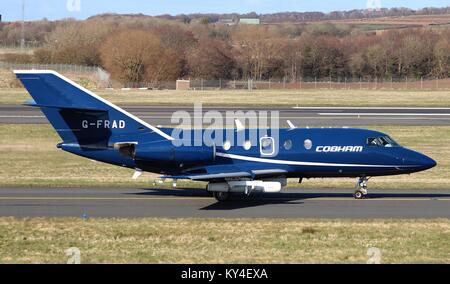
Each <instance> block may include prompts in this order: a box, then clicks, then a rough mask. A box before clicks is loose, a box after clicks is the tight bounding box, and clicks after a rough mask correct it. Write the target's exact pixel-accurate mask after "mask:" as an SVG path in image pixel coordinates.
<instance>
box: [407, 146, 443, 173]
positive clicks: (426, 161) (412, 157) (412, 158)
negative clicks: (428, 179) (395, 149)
mask: <svg viewBox="0 0 450 284" xmlns="http://www.w3.org/2000/svg"><path fill="white" fill-rule="evenodd" d="M405 162H407V163H408V164H409V165H411V166H414V167H415V168H416V169H419V170H420V171H425V170H428V169H431V168H434V167H435V166H436V165H437V163H436V161H435V160H433V159H432V158H430V157H428V156H426V155H424V154H421V153H418V152H415V151H409V152H408V158H407V159H406V161H405Z"/></svg>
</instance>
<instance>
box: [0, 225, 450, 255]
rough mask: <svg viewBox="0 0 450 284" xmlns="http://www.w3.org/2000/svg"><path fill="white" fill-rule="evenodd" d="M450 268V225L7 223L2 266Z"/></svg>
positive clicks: (0, 233) (2, 230)
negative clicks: (76, 261) (76, 256)
mask: <svg viewBox="0 0 450 284" xmlns="http://www.w3.org/2000/svg"><path fill="white" fill-rule="evenodd" d="M70 247H77V248H79V249H80V252H81V262H82V263H262V264H264V263H366V262H367V261H368V258H369V257H368V256H367V251H368V249H369V248H371V247H376V248H378V249H380V251H381V259H380V260H381V263H449V262H450V220H448V219H436V220H426V221H425V220H302V219H296V220H278V219H277V220H275V219H233V220H225V219H132V220H130V219H88V220H82V219H68V218H58V219H49V218H34V219H14V218H0V262H1V263H66V262H67V259H68V256H66V254H65V250H67V249H68V248H70Z"/></svg>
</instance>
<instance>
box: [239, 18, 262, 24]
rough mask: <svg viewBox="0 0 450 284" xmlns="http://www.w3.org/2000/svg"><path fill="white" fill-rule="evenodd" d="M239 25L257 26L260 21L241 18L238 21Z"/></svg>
mask: <svg viewBox="0 0 450 284" xmlns="http://www.w3.org/2000/svg"><path fill="white" fill-rule="evenodd" d="M239 24H240V25H259V24H261V20H260V19H257V18H254V19H252V18H243V19H240V20H239Z"/></svg>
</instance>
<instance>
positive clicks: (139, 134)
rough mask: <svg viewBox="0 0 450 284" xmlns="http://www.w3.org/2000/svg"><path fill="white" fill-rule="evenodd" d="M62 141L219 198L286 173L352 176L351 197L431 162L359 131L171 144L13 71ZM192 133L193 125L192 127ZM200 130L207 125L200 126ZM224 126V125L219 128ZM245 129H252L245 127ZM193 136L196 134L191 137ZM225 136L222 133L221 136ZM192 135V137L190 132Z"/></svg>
mask: <svg viewBox="0 0 450 284" xmlns="http://www.w3.org/2000/svg"><path fill="white" fill-rule="evenodd" d="M15 74H16V76H17V78H18V79H19V80H20V81H21V82H22V84H23V85H24V86H25V88H26V89H27V90H28V92H29V93H30V95H31V96H32V97H33V99H34V101H32V103H30V104H28V105H30V106H33V107H38V108H40V109H41V110H42V112H43V113H44V114H45V116H46V117H47V119H48V121H49V122H50V123H51V124H52V126H53V127H54V128H55V130H56V132H57V133H58V134H59V136H60V137H61V139H62V142H61V143H59V144H58V145H57V147H58V148H60V149H62V150H64V151H67V152H70V153H72V154H76V155H79V156H82V157H86V158H89V159H93V160H97V161H101V162H105V163H108V164H113V165H117V166H123V167H127V168H130V169H135V170H136V174H139V173H141V172H143V171H146V172H153V173H158V174H161V175H162V177H161V178H162V179H164V178H171V179H173V180H174V181H176V180H179V179H189V180H194V181H204V182H207V183H208V186H207V190H208V192H209V193H211V194H213V195H214V197H215V198H216V199H217V200H218V201H220V202H222V201H226V200H228V199H229V197H230V195H231V194H232V193H245V194H247V195H250V194H251V193H252V192H263V193H277V192H280V191H281V190H282V188H283V187H285V186H286V185H287V179H288V178H299V181H300V182H301V181H302V179H304V178H307V179H308V178H332V177H333V178H335V177H345V178H357V185H356V190H355V193H354V196H355V198H356V199H362V198H365V197H366V195H367V181H368V179H369V178H370V177H375V176H388V175H401V174H411V173H415V172H420V171H424V170H427V169H430V168H433V167H435V166H436V162H435V161H434V160H433V159H431V158H429V157H427V156H425V155H423V154H421V153H418V152H415V151H413V150H409V149H406V148H404V147H402V146H400V145H399V144H397V143H396V142H395V141H394V140H393V139H392V138H391V137H390V136H389V135H387V134H384V133H381V132H377V131H372V130H364V129H345V128H339V129H337V128H334V129H332V128H330V129H300V128H298V129H297V128H295V127H293V126H292V127H291V128H290V129H276V130H277V135H276V138H275V135H271V134H272V132H273V131H274V130H273V129H272V130H268V131H267V133H266V134H265V135H264V136H261V137H258V139H256V142H254V143H250V141H245V143H242V144H241V145H240V146H233V145H239V144H238V143H237V142H236V141H227V140H225V141H220V142H219V143H217V142H215V143H212V144H211V143H209V144H208V143H206V142H208V141H202V142H201V143H192V144H194V145H188V146H184V145H182V146H176V145H177V143H176V142H179V141H176V138H174V137H173V136H172V131H173V129H169V128H160V127H155V126H152V125H150V124H149V123H147V122H145V121H143V120H141V119H139V118H137V117H135V116H134V115H132V114H130V113H128V112H126V111H125V110H123V109H121V108H119V107H118V106H115V105H113V104H112V103H110V102H108V101H106V100H105V99H103V98H101V97H99V96H97V95H96V94H94V93H92V92H91V91H89V90H87V89H85V88H83V87H82V86H79V85H78V84H76V83H74V82H72V81H71V80H69V79H67V78H65V77H64V76H62V75H60V74H58V73H57V72H54V71H37V70H31V71H15ZM192 131H195V130H192ZM200 131H205V130H200ZM219 131H224V132H225V131H227V130H219ZM242 131H246V134H247V135H248V134H249V133H248V132H249V131H250V130H247V129H244V130H242ZM190 137H195V135H190ZM223 137H225V135H223ZM191 139H194V138H191Z"/></svg>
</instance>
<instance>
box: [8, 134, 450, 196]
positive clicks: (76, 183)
mask: <svg viewBox="0 0 450 284" xmlns="http://www.w3.org/2000/svg"><path fill="white" fill-rule="evenodd" d="M367 128H371V129H377V130H380V131H384V132H387V133H389V134H391V135H392V136H393V137H395V139H396V140H398V142H399V143H401V144H402V145H404V146H407V147H409V148H413V149H416V150H418V151H420V152H423V153H425V154H427V155H430V156H431V157H433V158H435V159H436V160H437V161H438V166H437V167H436V168H434V169H432V170H429V171H426V172H423V173H418V174H413V175H411V176H410V175H406V176H396V177H378V178H374V179H372V180H371V182H370V188H372V189H377V188H389V189H396V188H398V189H401V188H406V189H448V187H449V184H450V148H449V147H448V145H450V126H379V127H378V126H370V127H367ZM58 142H60V138H59V137H58V136H57V134H56V133H55V132H54V130H53V129H52V128H51V126H49V125H0V145H2V146H1V147H0V161H1V163H0V187H147V188H148V187H152V183H151V182H150V180H151V179H154V178H156V175H153V174H149V173H145V174H144V175H142V176H141V177H140V178H139V179H138V180H137V181H134V180H132V179H131V176H132V174H133V171H132V170H129V169H125V168H121V167H117V166H111V165H107V164H103V163H99V162H93V161H91V160H89V159H85V158H81V157H78V156H75V155H72V154H69V153H66V152H63V151H61V150H58V149H57V148H56V147H55V145H56V144H57V143H58ZM290 185H291V186H299V185H298V184H296V183H295V181H292V182H291V183H290ZM179 186H180V187H182V186H189V187H199V188H204V184H203V183H194V182H184V183H179ZM301 186H302V187H307V188H318V187H320V188H349V189H350V188H353V186H354V180H353V179H326V180H322V179H316V180H307V181H305V182H304V183H303V184H302V185H301Z"/></svg>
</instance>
